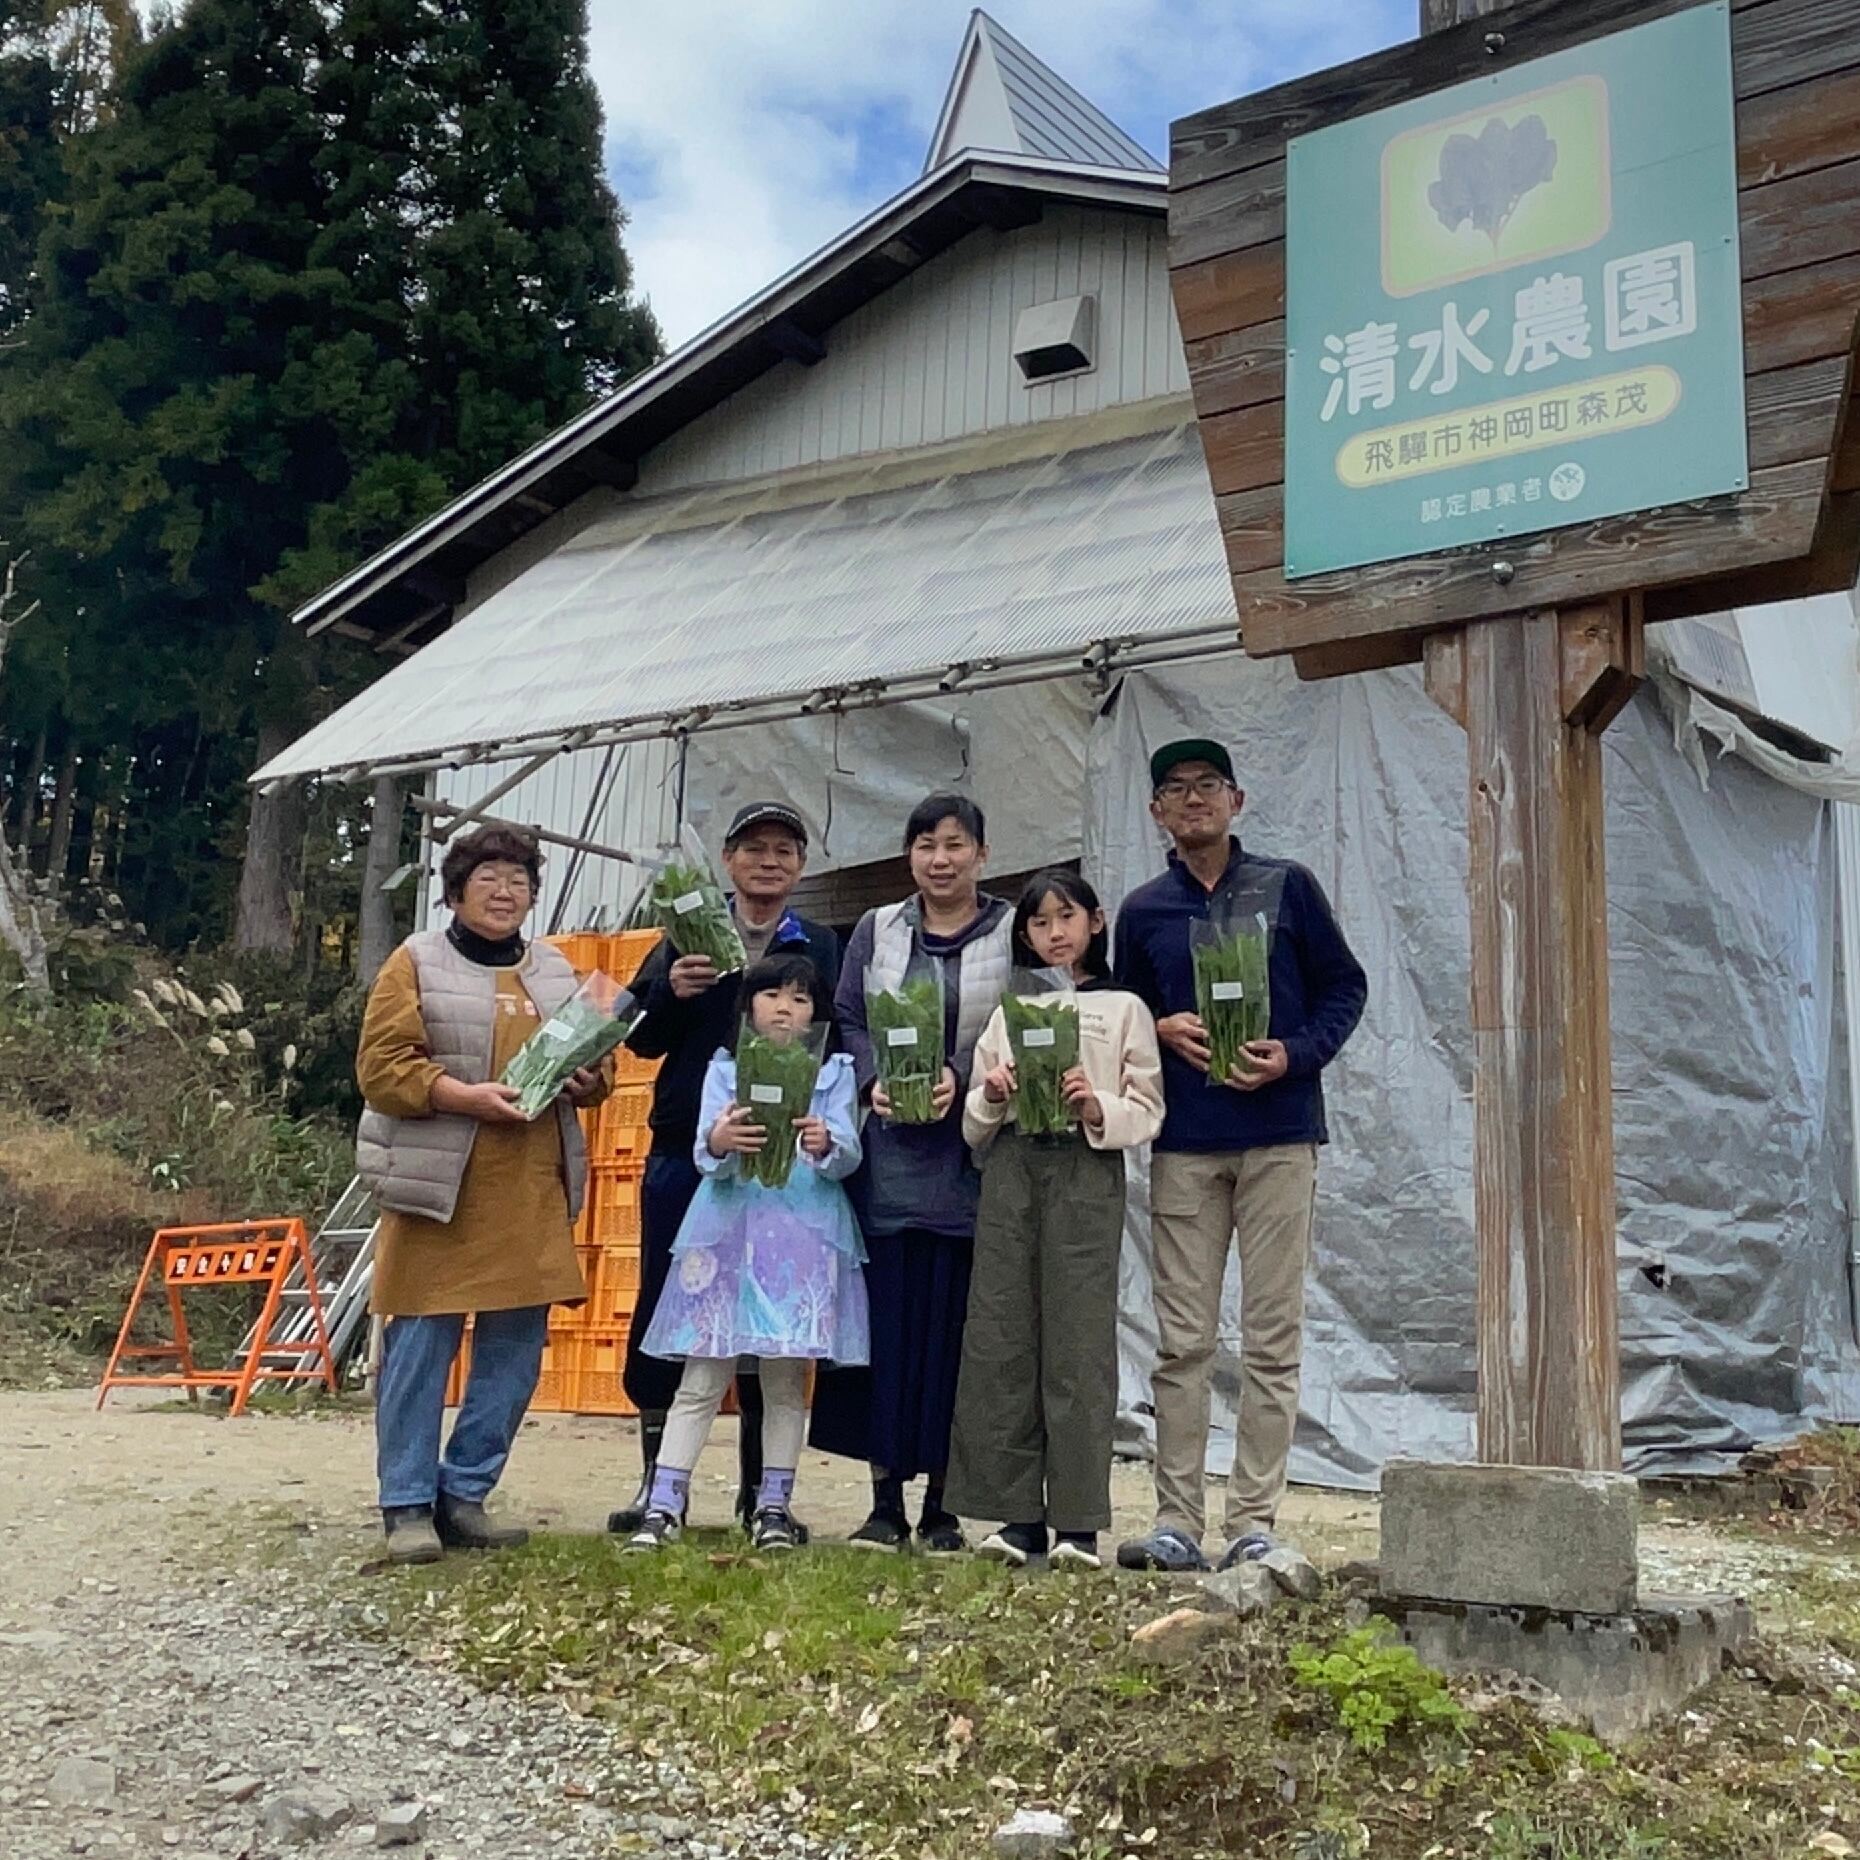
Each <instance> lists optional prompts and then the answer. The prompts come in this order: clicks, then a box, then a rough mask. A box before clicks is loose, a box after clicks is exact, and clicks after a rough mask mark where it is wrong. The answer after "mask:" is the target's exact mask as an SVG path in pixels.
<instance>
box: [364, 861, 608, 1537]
mask: <svg viewBox="0 0 1860 1860" xmlns="http://www.w3.org/2000/svg"><path fill="white" fill-rule="evenodd" d="M541 864H542V862H541V859H540V858H539V857H538V855H537V851H536V846H535V843H534V842H533V841H532V840H530V839H529V838H528V837H527V836H526V835H523V834H520V833H516V832H513V831H511V830H510V829H508V828H504V827H482V828H480V829H479V830H478V831H477V832H475V833H470V834H467V835H465V836H464V837H463V838H461V839H459V840H458V841H456V842H455V843H454V844H453V846H452V847H451V849H450V850H449V851H448V852H447V854H446V857H445V862H444V864H443V865H442V866H441V867H440V876H441V879H442V881H443V883H444V886H445V895H446V902H447V904H448V905H450V906H451V908H452V912H453V916H452V921H451V923H450V924H448V925H447V927H446V928H445V929H444V930H425V931H421V932H419V933H417V934H416V935H414V936H410V937H409V938H408V939H407V940H406V942H404V943H403V944H401V946H400V947H399V948H398V949H397V950H395V952H394V953H393V955H391V956H390V957H389V958H388V959H387V961H386V962H385V963H384V964H383V965H382V968H381V973H380V975H379V976H377V977H376V979H375V984H374V989H373V991H372V993H371V994H370V995H369V997H368V1011H367V1015H366V1017H365V1018H364V1020H363V1022H362V1038H361V1044H360V1047H359V1048H358V1050H357V1052H356V1056H355V1075H356V1079H357V1081H358V1082H359V1083H360V1085H361V1088H362V1096H363V1098H364V1099H365V1100H366V1101H367V1105H368V1108H367V1110H366V1112H364V1114H363V1117H362V1124H361V1132H360V1137H359V1140H358V1143H357V1160H358V1166H359V1168H360V1170H361V1173H362V1175H363V1177H364V1179H365V1180H366V1181H367V1182H368V1185H369V1187H370V1188H371V1189H372V1190H373V1191H374V1196H375V1200H376V1201H377V1203H378V1204H379V1205H380V1207H381V1210H382V1217H381V1227H380V1231H379V1233H378V1234H377V1236H376V1240H375V1272H374V1291H373V1307H374V1310H375V1311H376V1313H377V1314H378V1315H380V1316H382V1317H384V1318H385V1319H386V1320H387V1323H386V1328H385V1331H384V1340H383V1346H382V1359H381V1375H380V1380H379V1383H378V1385H377V1389H376V1397H375V1439H376V1471H377V1474H378V1477H379V1481H380V1499H381V1515H382V1521H383V1523H384V1524H385V1526H386V1529H387V1542H388V1556H389V1559H390V1560H391V1561H393V1562H397V1563H429V1562H432V1561H434V1560H435V1559H436V1558H438V1557H439V1556H441V1555H443V1554H444V1548H445V1546H446V1545H448V1544H450V1545H453V1546H455V1547H458V1548H463V1549H472V1550H500V1549H506V1548H509V1547H512V1546H514V1545H516V1544H520V1543H522V1542H523V1541H524V1540H525V1538H526V1536H527V1533H526V1532H524V1531H520V1530H511V1529H505V1528H500V1527H499V1526H497V1525H494V1524H493V1523H492V1522H491V1520H490V1519H489V1518H488V1517H487V1516H486V1514H485V1509H484V1501H485V1499H486V1498H487V1497H488V1496H489V1494H490V1491H491V1488H492V1487H493V1486H494V1485H496V1483H497V1480H498V1476H499V1474H501V1473H502V1472H503V1470H504V1463H505V1461H506V1460H507V1459H508V1458H509V1457H510V1446H511V1442H512V1441H513V1440H514V1439H515V1438H516V1432H517V1428H518V1426H519V1425H520V1424H521V1423H522V1420H523V1416H524V1412H525V1410H526V1409H527V1408H528V1407H529V1403H530V1397H531V1396H532V1395H533V1394H534V1393H535V1390H536V1378H537V1375H538V1373H539V1371H540V1369H541V1366H542V1353H543V1343H544V1339H545V1336H546V1334H547V1328H548V1320H549V1307H550V1305H552V1304H579V1303H581V1302H582V1301H583V1300H584V1299H585V1297H586V1296H587V1290H586V1287H585V1285H584V1284H583V1282H582V1277H581V1269H580V1265H579V1263H578V1262H577V1260H576V1257H575V1246H574V1237H573V1224H574V1219H575V1216H576V1214H577V1213H578V1212H579V1210H580V1207H581V1199H582V1194H583V1190H584V1187H585V1182H586V1176H587V1154H586V1151H585V1150H584V1148H583V1146H582V1140H581V1125H580V1122H579V1120H578V1119H577V1117H576V1115H575V1112H576V1109H577V1107H579V1106H581V1105H585V1104H593V1103H595V1102H597V1101H598V1100H599V1099H600V1098H601V1097H603V1096H604V1095H605V1094H606V1092H607V1089H608V1084H609V1079H608V1077H607V1075H606V1074H605V1073H602V1074H597V1073H594V1072H578V1073H576V1074H575V1076H574V1078H573V1080H572V1081H571V1082H570V1084H569V1086H568V1089H567V1090H566V1091H565V1092H564V1093H563V1095H562V1097H561V1098H560V1099H559V1100H558V1101H557V1103H556V1105H555V1107H554V1109H553V1111H552V1112H550V1113H548V1114H546V1115H544V1116H542V1117H540V1118H538V1119H537V1120H536V1122H535V1123H533V1124H532V1123H529V1122H528V1121H526V1120H525V1118H524V1116H523V1114H522V1113H521V1112H520V1111H519V1110H517V1108H516V1105H515V1102H514V1101H515V1099H516V1096H517V1094H516V1092H515V1091H514V1090H513V1089H512V1088H511V1087H510V1086H508V1085H501V1084H499V1083H498V1082H497V1080H498V1078H499V1076H500V1075H501V1074H502V1072H503V1070H504V1068H505V1066H506V1065H508V1064H509V1062H510V1059H511V1057H512V1056H513V1055H514V1054H515V1053H516V1051H517V1050H518V1048H519V1047H521V1046H522V1045H523V1043H524V1041H525V1040H527V1039H528V1038H529V1037H530V1035H531V1034H532V1033H534V1032H535V1031H536V1030H537V1028H538V1027H540V1026H541V1025H542V1023H543V1021H544V1020H545V1019H546V1018H547V1017H548V1016H549V1015H550V1014H552V1013H554V1012H555V1010H556V1009H557V1008H559V1007H560V1006H561V1005H562V1004H563V1002H565V1001H566V1000H567V999H568V998H569V996H570V995H572V994H573V993H574V992H575V987H576V978H575V972H574V970H573V969H572V968H570V966H569V964H568V962H567V960H566V958H565V957H563V956H562V955H561V954H560V953H559V952H558V951H556V950H554V949H552V948H550V947H549V945H547V944H545V943H526V942H525V941H524V939H523V936H522V924H523V920H524V918H525V917H527V916H528V914H529V910H530V905H531V903H532V901H533V900H534V898H535V895H536V886H537V880H538V876H539V873H540V870H541ZM468 1315H471V1316H474V1317H475V1320H476V1321H475V1323H474V1326H473V1333H472V1357H471V1374H470V1377H469V1378H468V1380H467V1382H466V1385H465V1397H464V1401H463V1403H462V1404H461V1406H460V1408H459V1413H458V1419H457V1420H456V1421H455V1422H454V1423H453V1428H452V1434H451V1438H450V1439H449V1440H448V1441H447V1442H446V1446H445V1451H444V1454H443V1456H442V1454H441V1452H440V1429H441V1427H442V1425H443V1422H444V1418H445V1391H446V1380H447V1376H448V1374H449V1373H450V1370H451V1367H452V1361H453V1358H454V1357H455V1356H456V1355H457V1354H458V1348H459V1339H460V1336H461V1335H462V1333H463V1331H464V1328H465V1320H466V1317H467V1316H468Z"/></svg>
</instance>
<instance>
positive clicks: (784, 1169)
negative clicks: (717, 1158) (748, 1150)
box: [736, 1015, 829, 1188]
mask: <svg viewBox="0 0 1860 1860" xmlns="http://www.w3.org/2000/svg"><path fill="white" fill-rule="evenodd" d="M828 1032H829V1029H828V1028H827V1027H826V1025H825V1024H824V1023H822V1024H819V1025H815V1026H808V1027H798V1028H796V1029H794V1031H792V1032H790V1033H786V1034H771V1033H758V1032H757V1031H756V1029H755V1026H754V1024H753V1023H752V1022H751V1021H750V1019H749V1017H748V1016H747V1015H744V1017H743V1025H742V1030H741V1032H740V1033H738V1035H737V1037H736V1102H737V1103H738V1104H740V1105H745V1106H747V1107H748V1110H749V1116H750V1120H751V1121H752V1122H753V1123H757V1124H760V1125H761V1126H762V1128H763V1129H764V1130H766V1131H767V1132H768V1141H767V1142H766V1143H765V1144H763V1146H762V1148H761V1149H759V1150H757V1151H755V1153H754V1154H753V1155H748V1154H746V1155H743V1156H740V1157H739V1158H738V1159H737V1168H738V1171H739V1173H740V1174H741V1176H742V1179H743V1180H744V1181H745V1182H759V1183H760V1184H761V1185H762V1186H763V1187H764V1188H786V1187H787V1185H788V1177H789V1176H790V1175H791V1174H792V1173H793V1172H794V1161H795V1157H796V1155H797V1154H798V1153H799V1149H800V1133H799V1132H798V1131H797V1130H796V1129H795V1127H794V1124H795V1119H796V1118H799V1117H805V1116H806V1115H807V1112H808V1107H809V1106H810V1105H811V1104H812V1103H813V1102H814V1086H815V1084H816V1082H817V1081H818V1080H819V1078H820V1062H821V1060H822V1059H823V1058H824V1057H825V1055H826V1050H827V1034H828Z"/></svg>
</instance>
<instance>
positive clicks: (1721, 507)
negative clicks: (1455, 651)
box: [1169, 0, 1860, 677]
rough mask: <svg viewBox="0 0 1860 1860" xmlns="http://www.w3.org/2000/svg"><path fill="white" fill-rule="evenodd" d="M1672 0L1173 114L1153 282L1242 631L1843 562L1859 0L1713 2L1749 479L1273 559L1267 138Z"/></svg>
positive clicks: (1549, 22) (1824, 578) (1281, 284)
mask: <svg viewBox="0 0 1860 1860" xmlns="http://www.w3.org/2000/svg"><path fill="white" fill-rule="evenodd" d="M1695 4H1696V0H1529V3H1528V4H1520V5H1513V6H1510V7H1506V8H1504V9H1502V10H1501V11H1497V12H1491V13H1489V16H1488V17H1482V18H1475V19H1472V20H1470V21H1468V22H1467V23H1463V24H1459V25H1455V26H1453V27H1451V28H1450V29H1448V30H1444V31H1440V32H1437V33H1433V34H1430V35H1429V36H1427V37H1425V38H1422V39H1419V40H1416V41H1414V42H1412V43H1409V44H1406V45H1400V46H1396V47H1393V48H1391V49H1390V50H1388V51H1386V52H1380V53H1377V54H1376V55H1375V56H1373V57H1370V58H1365V59H1362V60H1360V61H1358V62H1357V63H1355V64H1351V65H1346V66H1342V67H1339V68H1338V69H1336V70H1332V71H1326V72H1321V73H1319V74H1318V75H1317V76H1315V77H1312V78H1307V79H1303V80H1300V81H1299V82H1297V83H1293V84H1287V85H1282V86H1280V87H1278V88H1276V89H1273V90H1269V91H1265V92H1262V93H1260V94H1258V95H1256V96H1252V97H1247V98H1242V99H1240V100H1238V101H1236V102H1233V103H1228V104H1223V105H1220V106H1219V107H1217V108H1215V109H1211V110H1207V111H1204V112H1202V113H1201V114H1200V115H1197V116H1192V117H1189V118H1187V119H1185V120H1184V121H1182V122H1180V123H1178V124H1176V125H1175V129H1174V135H1173V146H1172V160H1171V168H1170V210H1169V249H1170V266H1171V284H1172V288H1173V291H1174V295H1175V302H1176V311H1177V316H1178V318H1179V320H1180V323H1181V329H1182V337H1183V341H1184V344H1185V346H1186V349H1187V355H1188V366H1189V374H1190V378H1191V381H1192V383H1193V387H1194V394H1195V403H1196V409H1197V412H1198V413H1199V416H1200V420H1201V427H1202V440H1203V446H1204V449H1205V452H1206V456H1207V463H1208V472H1209V476H1210V479H1211V480H1212V483H1213V487H1214V492H1215V497H1216V503H1217V507H1218V509H1219V513H1220V521H1221V529H1222V533H1223V535H1224V537H1225V541H1226V547H1227V555H1228V564H1229V568H1230V571H1231V573H1232V576H1233V586H1234V596H1235V599H1236V602H1237V603H1238V607H1239V612H1240V618H1241V636H1242V640H1243V643H1244V644H1245V646H1246V648H1247V650H1248V651H1249V652H1250V653H1253V654H1256V655H1262V656H1263V655H1269V654H1278V653H1288V652H1289V653H1291V654H1292V655H1293V657H1294V662H1295V663H1296V664H1297V666H1298V669H1299V671H1300V673H1301V674H1303V675H1305V676H1308V677H1322V676H1326V675H1329V674H1332V673H1336V672H1347V671H1355V670H1362V669H1366V668H1368V667H1371V666H1375V665H1390V664H1399V663H1402V662H1407V661H1415V660H1418V659H1420V658H1421V656H1422V640H1423V638H1424V636H1425V634H1426V633H1427V632H1428V631H1430V630H1433V629H1435V628H1439V627H1441V626H1443V625H1446V624H1450V623H1452V622H1455V621H1464V620H1469V619H1474V618H1477V617H1479V616H1480V615H1484V614H1492V613H1499V612H1509V611H1519V610H1526V609H1534V608H1550V607H1556V606H1559V605H1565V604H1567V603H1569V602H1572V601H1588V600H1593V599H1595V598H1597V597H1598V596H1605V595H1610V594H1618V593H1623V592H1626V591H1627V590H1630V589H1632V590H1635V591H1637V592H1639V593H1640V594H1641V595H1642V596H1643V597H1644V600H1645V612H1646V617H1647V618H1648V619H1649V620H1660V619H1673V618H1676V617H1678V616H1679V615H1682V614H1688V613H1700V612H1710V611H1716V610H1719V609H1723V608H1727V607H1731V606H1745V605H1750V604H1753V603H1757V602H1762V601H1770V600H1780V599H1784V598H1787V597H1790V596H1794V595H1802V594H1810V593H1824V592H1830V591H1833V590H1837V589H1845V588H1849V587H1851V586H1852V585H1853V582H1854V577H1855V570H1856V565H1857V564H1860V415H1856V414H1855V413H1854V412H1853V406H1854V393H1855V382H1854V373H1853V351H1854V338H1855V314H1856V309H1860V0H1733V3H1732V4H1731V6H1730V32H1731V51H1732V73H1733V76H1732V82H1733V88H1734V90H1735V94H1736V99H1737V141H1736V173H1737V189H1738V193H1737V217H1738V232H1739V241H1740V245H1741V252H1742V269H1743V280H1744V295H1743V312H1744V318H1743V320H1744V328H1743V342H1744V370H1745V382H1744V396H1745V402H1746V406H1747V409H1748V445H1749V484H1748V488H1747V489H1744V490H1742V491H1740V492H1737V493H1735V494H1731V495H1725V496H1721V497H1713V498H1710V499H1708V500H1703V501H1699V502H1693V503H1686V504H1680V505H1670V504H1669V505H1667V506H1666V507H1664V508H1659V509H1655V510H1651V511H1647V512H1644V513H1642V514H1638V515H1635V514H1618V515H1611V516H1608V517H1604V518H1600V519H1598V520H1596V521H1594V522H1591V523H1586V524H1581V525H1578V526H1576V527H1566V528H1557V529H1545V530H1543V531H1542V532H1541V533H1538V534H1535V535H1525V536H1521V537H1519V538H1518V539H1516V540H1515V541H1513V540H1507V541H1504V542H1495V543H1487V544H1484V545H1480V546H1475V547H1470V548H1458V549H1447V550H1440V551H1437V552H1435V553H1432V554H1428V555H1425V556H1421V557H1418V558H1410V559H1406V560H1400V561H1391V562H1383V563H1380V564H1376V565H1372V566H1368V567H1364V568H1358V569H1353V570H1345V571H1342V572H1338V573H1331V574H1320V575H1316V576H1313V577H1310V578H1300V579H1292V580H1288V579H1287V578H1286V575H1285V573H1284V569H1283V560H1282V558H1283V519H1284V459H1285V382H1286V366H1285V320H1284V319H1285V275H1286V246H1285V234H1286V225H1285V207H1286V159H1285V147H1286V143H1287V140H1288V139H1289V138H1292V137H1302V136H1307V135H1310V134H1311V133H1312V132H1314V131H1317V130H1320V129H1324V128H1327V127H1330V126H1332V125H1335V124H1339V123H1344V122H1347V121H1350V120H1351V119H1353V118H1357V117H1360V116H1363V115H1365V114H1367V113H1369V112H1372V111H1378V110H1383V109H1387V108H1389V107H1390V106H1394V105H1400V104H1403V103H1405V102H1409V101H1411V100H1414V99H1417V98H1420V97H1424V96H1426V95H1427V94H1429V93H1432V92H1434V91H1437V90H1441V89H1444V88H1446V87H1448V86H1451V85H1455V84H1461V83H1465V82H1467V81H1469V80H1477V79H1479V78H1482V77H1487V76H1489V75H1490V74H1491V73H1492V71H1493V69H1494V67H1495V66H1498V65H1502V66H1504V67H1507V68H1511V67H1515V66H1517V65H1520V64H1523V63H1525V62H1527V61H1530V60H1534V59H1540V58H1544V57H1547V56H1550V55H1552V54H1556V53H1561V52H1565V51H1568V50H1569V49H1570V48H1572V47H1574V46H1578V45H1581V44H1583V43H1585V42H1587V41H1591V40H1594V39H1597V38H1600V37H1603V36H1605V35H1608V34H1613V33H1618V32H1621V31H1623V30H1624V29H1627V28H1631V27H1634V26H1637V25H1642V24H1645V23H1647V22H1649V21H1653V20H1658V19H1662V18H1667V17H1670V16H1672V15H1674V14H1677V13H1682V12H1687V11H1690V10H1693V5H1695ZM1466 10H1472V9H1470V8H1469V9H1466ZM1477 10H1478V11H1480V12H1481V13H1486V12H1487V11H1488V10H1487V9H1485V8H1479V9H1477ZM1494 41H1496V43H1494ZM1311 236H1312V237H1314V238H1316V239H1320V240H1321V239H1322V238H1323V237H1324V232H1323V229H1322V228H1314V229H1313V231H1312V234H1311ZM1535 269H1537V270H1540V271H1541V270H1554V269H1555V261H1552V262H1551V263H1549V264H1547V265H1544V266H1538V267H1536V268H1535ZM1598 318H1599V311H1598ZM1598 346H1599V344H1598ZM1636 353H1637V355H1639V356H1643V357H1652V356H1654V354H1655V353H1656V352H1655V351H1653V350H1641V351H1637V352H1636ZM1404 372H1405V370H1404ZM1546 378H1547V377H1546ZM1499 391H1500V390H1497V389H1495V390H1494V393H1495V394H1496V393H1497V392H1499ZM1544 507H1545V508H1548V507H1549V500H1548V499H1546V500H1545V501H1544ZM1520 514H1521V515H1522V514H1523V513H1520Z"/></svg>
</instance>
